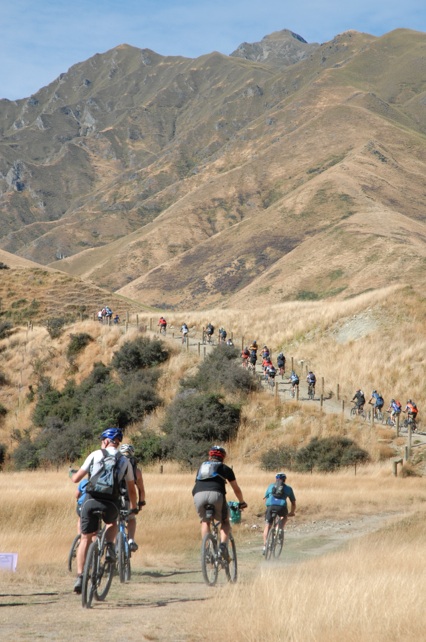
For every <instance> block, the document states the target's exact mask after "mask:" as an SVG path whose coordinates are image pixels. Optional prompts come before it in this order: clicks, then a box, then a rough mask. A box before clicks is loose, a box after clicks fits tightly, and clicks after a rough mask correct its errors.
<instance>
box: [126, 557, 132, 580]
mask: <svg viewBox="0 0 426 642" xmlns="http://www.w3.org/2000/svg"><path fill="white" fill-rule="evenodd" d="M131 577H132V565H131V563H130V555H128V556H127V557H126V566H125V567H124V580H125V581H126V582H130V579H131Z"/></svg>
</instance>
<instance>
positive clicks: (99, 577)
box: [94, 546, 115, 602]
mask: <svg viewBox="0 0 426 642" xmlns="http://www.w3.org/2000/svg"><path fill="white" fill-rule="evenodd" d="M101 551H102V552H101V554H100V555H99V556H98V566H97V573H96V583H95V595H94V597H95V600H96V601H97V602H103V601H104V599H105V598H106V596H107V595H108V591H109V589H110V588H111V582H112V578H113V577H114V569H115V563H114V562H109V561H107V560H106V559H105V556H106V552H107V548H106V546H104V547H103V548H102V549H101Z"/></svg>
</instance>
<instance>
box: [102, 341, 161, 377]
mask: <svg viewBox="0 0 426 642" xmlns="http://www.w3.org/2000/svg"><path fill="white" fill-rule="evenodd" d="M168 357H169V352H168V350H167V348H166V347H165V346H164V344H163V342H162V341H159V340H158V339H153V340H151V339H149V338H147V337H138V338H137V339H135V340H134V341H127V342H126V343H125V344H124V345H123V346H122V347H121V348H120V350H118V351H117V352H116V353H115V355H114V357H113V359H112V362H111V363H112V365H113V366H114V368H117V370H119V371H120V372H123V373H127V372H133V371H135V370H140V369H141V368H150V367H152V366H156V365H159V364H160V363H163V362H164V361H166V360H167V359H168Z"/></svg>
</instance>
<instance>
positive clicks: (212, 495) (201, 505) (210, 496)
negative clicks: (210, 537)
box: [194, 490, 223, 538]
mask: <svg viewBox="0 0 426 642" xmlns="http://www.w3.org/2000/svg"><path fill="white" fill-rule="evenodd" d="M222 498H223V495H222V494H221V493H218V492H216V491H212V490H204V491H201V492H199V493H195V495H194V506H195V509H196V511H197V513H198V516H199V517H200V521H201V537H202V538H203V537H204V536H205V535H207V533H209V532H210V521H209V520H208V519H206V505H207V504H210V505H211V506H214V509H215V514H214V517H215V518H216V519H221V514H222V513H221V511H222Z"/></svg>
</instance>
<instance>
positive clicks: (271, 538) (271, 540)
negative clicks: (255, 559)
mask: <svg viewBox="0 0 426 642" xmlns="http://www.w3.org/2000/svg"><path fill="white" fill-rule="evenodd" d="M274 551H275V528H274V527H273V526H271V528H270V529H269V533H268V537H267V540H266V549H265V560H269V559H271V557H272V556H273V555H274V556H275V552H274Z"/></svg>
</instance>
